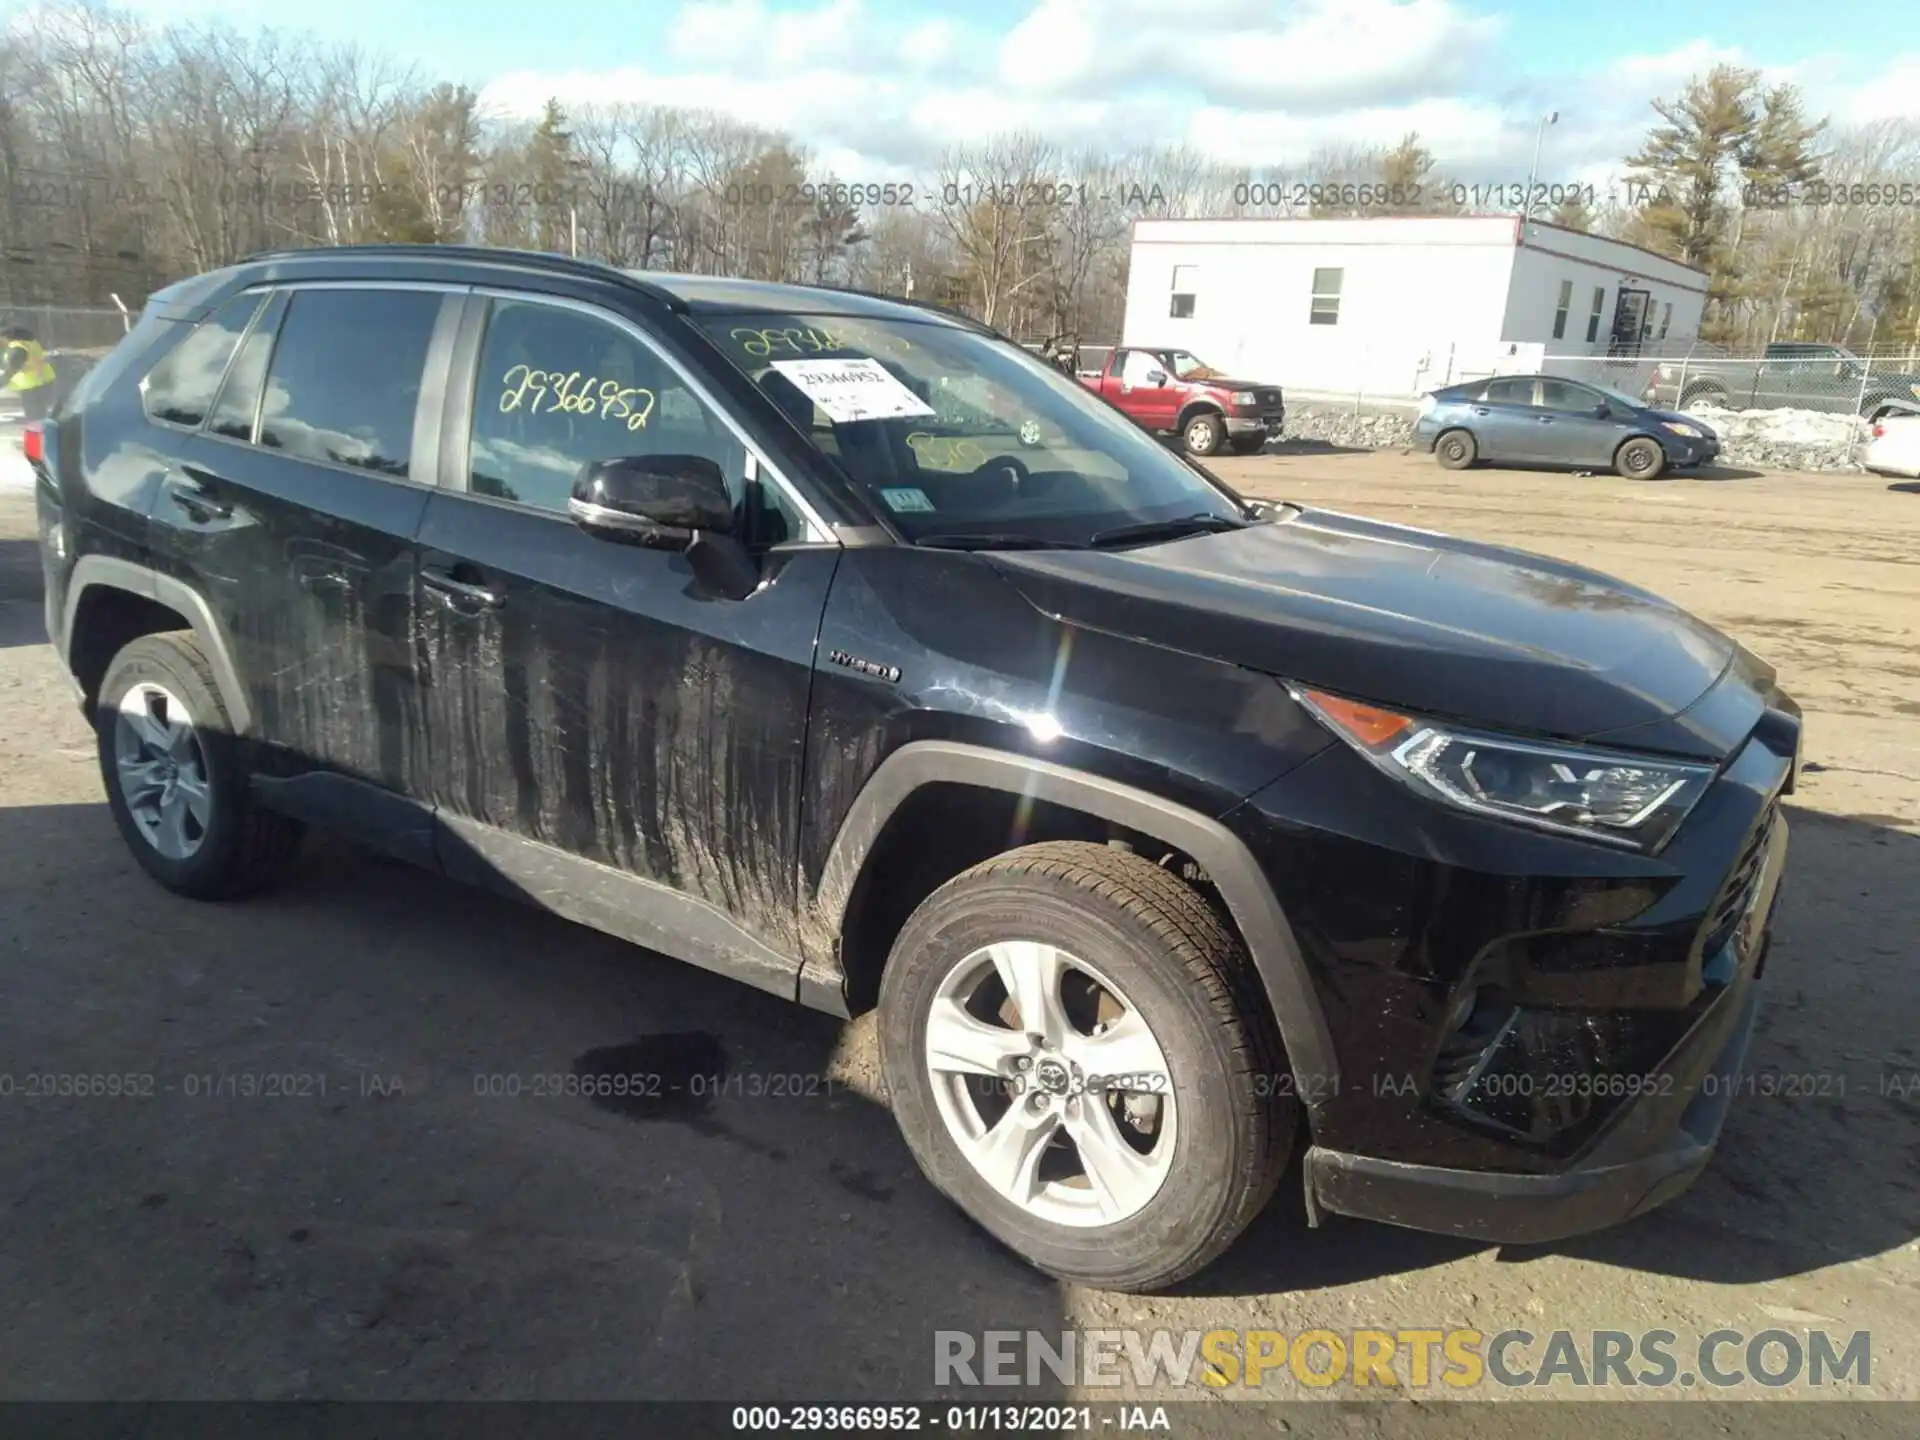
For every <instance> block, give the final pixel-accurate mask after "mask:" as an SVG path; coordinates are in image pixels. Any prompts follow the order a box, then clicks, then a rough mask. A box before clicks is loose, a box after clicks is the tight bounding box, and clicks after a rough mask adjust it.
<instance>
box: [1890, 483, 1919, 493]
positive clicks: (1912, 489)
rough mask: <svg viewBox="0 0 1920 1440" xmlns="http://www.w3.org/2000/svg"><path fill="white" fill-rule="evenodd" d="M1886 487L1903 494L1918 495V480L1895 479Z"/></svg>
mask: <svg viewBox="0 0 1920 1440" xmlns="http://www.w3.org/2000/svg"><path fill="white" fill-rule="evenodd" d="M1887 489H1889V490H1898V491H1899V492H1900V493H1901V494H1903V495H1920V480H1896V481H1894V483H1893V484H1891V485H1889V486H1887Z"/></svg>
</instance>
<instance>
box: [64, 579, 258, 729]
mask: <svg viewBox="0 0 1920 1440" xmlns="http://www.w3.org/2000/svg"><path fill="white" fill-rule="evenodd" d="M91 590H121V591H124V592H126V593H127V594H130V595H138V596H139V597H140V598H141V599H143V600H152V601H154V602H155V603H157V604H160V605H164V606H166V607H167V608H168V609H169V610H176V611H178V612H179V613H180V614H182V615H184V616H185V617H186V619H187V624H188V626H189V627H190V628H191V629H192V630H193V633H194V637H195V638H196V639H198V640H199V642H200V647H201V649H203V650H205V651H206V654H207V663H208V664H209V665H211V666H212V667H213V678H214V682H215V683H216V684H217V685H218V686H219V687H220V701H221V703H222V704H223V705H225V706H226V708H227V717H228V719H229V720H231V721H232V722H233V733H234V734H236V735H245V734H247V733H248V732H249V731H250V730H251V729H252V728H253V710H252V707H251V706H250V705H248V703H247V692H246V687H245V686H243V685H242V684H241V683H240V672H239V671H238V670H237V669H235V667H234V663H233V654H232V651H231V650H230V648H229V647H228V645H227V637H226V631H224V630H223V629H222V628H221V626H220V622H219V621H218V620H217V619H215V618H214V614H213V607H212V606H210V605H208V604H207V601H206V598H205V597H204V596H203V595H201V594H200V592H199V591H198V590H195V589H194V588H193V587H192V586H191V585H189V584H187V583H186V582H185V581H184V580H176V579H175V578H174V577H173V576H171V575H162V574H161V573H160V572H159V571H157V570H152V569H149V568H148V567H147V566H145V565H137V564H135V563H134V562H133V561H131V560H121V559H118V558H116V557H114V556H111V555H83V556H81V557H80V559H79V560H78V561H77V562H76V563H75V565H74V567H73V574H72V575H71V576H70V577H69V578H68V580H67V611H66V616H65V623H64V624H63V625H62V626H61V627H60V659H61V661H62V663H63V664H65V665H66V666H67V669H68V670H69V672H71V670H72V668H73V664H72V654H73V635H74V620H75V619H76V618H77V617H78V615H79V613H80V605H81V602H82V601H83V600H85V598H86V596H87V593H88V592H89V591H91Z"/></svg>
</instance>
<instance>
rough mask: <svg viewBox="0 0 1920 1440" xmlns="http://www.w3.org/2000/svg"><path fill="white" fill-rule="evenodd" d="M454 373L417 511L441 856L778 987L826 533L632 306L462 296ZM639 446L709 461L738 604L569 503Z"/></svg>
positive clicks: (791, 968)
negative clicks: (749, 583)
mask: <svg viewBox="0 0 1920 1440" xmlns="http://www.w3.org/2000/svg"><path fill="white" fill-rule="evenodd" d="M456 374H457V375H458V377H459V378H458V380H457V382H456V383H455V384H454V386H453V387H452V388H451V390H450V392H449V393H450V397H451V398H450V404H449V412H448V428H447V434H446V437H445V449H444V450H443V471H444V473H445V475H446V480H447V483H446V485H445V487H443V488H442V489H441V490H439V491H437V492H436V493H435V494H434V495H433V496H432V497H431V498H430V499H429V500H428V502H427V510H426V516H425V519H424V521H423V523H422V526H421V530H420V544H421V553H420V563H421V567H422V568H421V582H422V596H423V604H424V608H423V612H422V630H421V634H422V642H423V656H422V659H423V680H424V688H423V694H424V696H425V700H426V728H427V734H428V748H429V750H430V753H431V769H432V786H431V789H432V795H433V799H434V801H435V803H436V806H437V813H438V816H439V843H440V847H441V853H442V858H443V860H444V863H445V864H446V866H447V867H448V869H449V870H450V871H452V872H454V873H456V874H458V875H460V876H462V878H465V879H468V880H472V881H475V882H477V883H483V884H490V885H493V886H495V887H497V888H501V889H504V890H507V891H509V892H511V893H516V894H526V893H531V894H533V895H534V896H535V897H536V898H537V899H538V900H539V901H541V903H544V904H546V905H548V906H549V908H552V909H555V910H557V911H558V912H559V913H562V914H566V915H569V916H570V917H571V918H574V919H578V920H583V921H586V922H587V923H590V924H595V925H598V926H600V927H601V928H605V929H610V930H613V931H614V932H615V933H619V934H623V935H625V936H626V937H627V938H629V939H633V940H636V941H638V942H640V943H643V944H649V945H653V946H655V947H656V948H660V949H665V950H667V951H668V952H669V953H673V954H677V955H678V956H679V957H680V958H682V959H688V960H692V961H694V962H695V963H700V964H705V965H708V966H709V967H710V968H715V969H719V970H723V971H726V972H727V973H729V974H733V975H734V976H735V977H736V978H739V979H743V980H747V981H748V982H749V983H754V984H758V985H761V986H762V987H763V988H767V989H772V990H776V991H778V992H779V993H783V994H785V995H788V996H791V995H792V994H793V993H794V987H795V985H796V983H797V966H796V965H795V964H794V963H792V962H791V960H790V957H792V956H795V955H797V954H798V952H799V941H798V930H797V925H798V913H799V903H798V902H799V896H798V889H797V886H798V870H797V856H798V849H797V847H798V841H799V834H798V818H799V814H800V808H801V806H800V801H801V790H800V785H801V769H802V763H803V758H804V753H805V743H806V728H807V714H808V699H809V693H810V687H811V680H812V667H813V657H814V644H815V641H816V639H817V637H818V635H819V630H820V621H821V614H822V611H823V610H824V608H825V603H826V595H827V588H828V584H829V582H830V581H831V579H832V576H833V572H834V568H835V565H836V563H837V560H838V556H839V547H838V545H837V544H835V543H834V542H833V541H832V540H831V538H830V533H829V532H828V531H827V529H826V527H825V526H824V524H822V523H820V522H819V520H818V518H817V517H816V516H812V515H811V514H809V513H808V512H807V511H806V510H805V508H804V506H803V505H801V503H800V502H798V501H797V500H795V499H794V498H793V495H792V492H791V491H790V490H788V489H786V488H784V486H783V485H782V484H781V483H780V482H778V481H777V480H776V479H774V478H773V477H772V476H771V473H770V471H769V470H768V467H767V464H766V460H765V457H764V455H763V454H761V453H760V452H759V451H758V450H757V449H756V448H755V447H753V446H751V445H750V444H749V443H748V442H747V441H746V439H745V436H744V432H743V431H741V430H739V429H738V428H736V427H735V425H734V424H733V423H732V422H731V421H730V419H729V418H728V417H727V416H726V415H725V414H724V413H723V411H722V410H721V408H720V407H719V406H718V405H716V403H715V402H714V401H713V400H712V398H711V396H710V395H709V394H708V393H707V391H706V390H705V388H704V387H703V386H701V385H700V384H699V383H698V382H697V381H696V380H692V379H690V378H689V376H688V373H687V372H686V371H684V370H682V369H681V368H679V366H678V364H677V362H674V361H672V360H669V359H668V358H667V356H666V355H665V354H664V353H663V351H662V349H661V347H660V346H659V345H657V344H656V343H655V341H654V340H653V338H652V337H651V335H650V334H649V332H648V331H647V330H646V328H645V327H644V326H642V325H640V324H639V323H637V322H635V321H633V320H630V319H628V318H626V317H622V316H616V315H614V314H612V313H610V312H607V311H604V310H600V309H597V308H595V307H593V306H590V305H586V304H583V303H581V302H576V301H572V300H561V299H553V298H546V297H541V296H536V295H529V294H508V293H499V294H492V295H487V296H476V297H475V299H474V301H473V302H472V304H471V306H470V307H469V311H468V314H467V316H466V317H465V319H464V321H463V324H462V330H461V340H460V343H459V358H458V360H457V362H456ZM656 454H658V455H665V454H679V455H688V454H691V455H699V456H704V457H706V458H708V459H711V460H713V461H715V462H716V463H718V464H719V465H720V467H721V470H722V473H724V474H725V475H726V476H727V477H728V481H729V484H730V485H731V486H732V487H733V489H734V493H735V497H736V502H737V510H738V513H739V516H740V519H741V524H742V525H743V527H745V528H746V529H748V530H749V531H751V545H752V549H753V551H754V553H755V555H756V556H757V562H758V564H759V567H760V573H761V576H762V583H761V585H760V587H759V589H757V590H756V591H754V592H753V593H752V594H751V595H749V596H748V597H747V598H746V599H743V600H731V599H726V598H721V597H716V596H714V595H712V594H709V593H706V592H705V591H704V590H703V588H702V587H701V586H700V585H699V584H698V583H697V582H696V580H695V578H694V575H693V573H692V569H691V566H690V565H689V562H688V560H687V557H686V556H685V555H683V554H678V553H671V552H668V551H662V550H654V549H644V548H641V547H639V546H635V545H630V544H620V543H616V542H614V541H611V540H608V539H605V538H600V537H597V536H595V535H593V534H590V533H588V532H587V531H585V530H583V529H581V528H579V527H578V526H576V525H575V524H574V523H573V522H572V521H571V520H570V519H569V517H568V515H567V511H566V506H567V500H568V497H569V494H570V493H571V490H572V485H573V481H574V479H575V477H576V476H577V474H578V473H579V471H580V468H581V467H582V466H583V465H584V464H586V463H587V462H589V461H594V460H601V459H610V458H615V457H620V456H638V455H656ZM716 917H717V918H716ZM689 936H693V937H695V938H694V939H693V940H692V941H691V942H690V941H689V939H688V937H689ZM701 936H705V937H707V938H706V939H705V940H702V939H700V938H699V937H701ZM715 937H719V938H718V939H715ZM782 957H789V958H782Z"/></svg>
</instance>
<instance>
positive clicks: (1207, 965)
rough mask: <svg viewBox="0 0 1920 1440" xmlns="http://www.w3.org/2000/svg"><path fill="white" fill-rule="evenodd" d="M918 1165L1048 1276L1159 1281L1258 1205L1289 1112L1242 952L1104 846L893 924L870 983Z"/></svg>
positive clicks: (1177, 887)
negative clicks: (884, 957)
mask: <svg viewBox="0 0 1920 1440" xmlns="http://www.w3.org/2000/svg"><path fill="white" fill-rule="evenodd" d="M880 1051H881V1061H882V1065H883V1068H884V1072H885V1076H886V1083H887V1090H888V1094H889V1096H890V1099H891V1102H892V1106H893V1110H894V1115H895V1117H896V1118H897V1120H898V1121H899V1124H900V1128H901V1131H902V1133H903V1134H904V1135H905V1137H906V1141H907V1144H908V1147H909V1148H910V1149H911V1150H912V1151H913V1155H914V1159H915V1160H916V1161H918V1162H919V1165H920V1168H921V1170H922V1171H923V1172H924V1173H925V1174H926V1176H927V1178H928V1179H929V1180H930V1181H932V1182H933V1184H934V1185H935V1187H936V1188H938V1189H939V1190H940V1191H941V1192H942V1193H944V1194H945V1195H947V1196H948V1197H949V1198H950V1199H952V1200H953V1201H954V1202H955V1203H957V1204H958V1205H959V1206H960V1208H961V1209H963V1210H964V1211H966V1213H967V1214H968V1215H970V1216H972V1217H973V1218H974V1219H975V1220H976V1221H978V1222H979V1223H980V1224H981V1225H982V1226H984V1227H985V1228H986V1229H987V1230H988V1231H990V1232H991V1233H992V1234H993V1235H995V1236H996V1237H998V1238H999V1239H1000V1240H1001V1241H1003V1242H1004V1243H1005V1244H1007V1245H1008V1246H1010V1247H1011V1248H1012V1249H1014V1250H1015V1251H1017V1252H1018V1253H1019V1254H1021V1255H1022V1256H1024V1257H1026V1258H1027V1259H1028V1260H1029V1261H1030V1262H1031V1263H1033V1264H1034V1265H1036V1266H1038V1267H1039V1268H1040V1269H1042V1270H1044V1271H1046V1272H1048V1273H1049V1274H1052V1275H1055V1276H1058V1277H1060V1278H1062V1279H1067V1280H1073V1281H1076V1282H1079V1283H1082V1284H1087V1285H1095V1286H1101V1287H1104V1288H1108V1289H1116V1290H1133V1291H1141V1290H1154V1289H1159V1288H1162V1287H1164V1286H1167V1285H1170V1284H1172V1283H1174V1282H1176V1281H1178V1280H1180V1279H1182V1278H1184V1277H1186V1276H1188V1275H1191V1274H1192V1273H1193V1272H1195V1271H1196V1270H1198V1269H1200V1268H1201V1267H1202V1266H1204V1265H1205V1264H1207V1263H1208V1262H1209V1261H1210V1260H1212V1259H1214V1258H1215V1257H1216V1256H1218V1255H1219V1254H1220V1253H1221V1252H1222V1251H1223V1250H1225V1249H1226V1248H1227V1246H1228V1245H1230V1244H1231V1243H1232V1242H1233V1240H1234V1238H1235V1237H1236V1236H1238V1235H1239V1234H1240V1232H1241V1231H1242V1230H1244V1229H1245V1228H1246V1226H1247V1224H1248V1223H1249V1222H1250V1221H1251V1220H1252V1219H1253V1217H1254V1216H1255V1215H1256V1214H1258V1213H1259V1211H1260V1209H1261V1207H1262V1206H1263V1205H1265V1203H1266V1201H1267V1200H1268V1198H1269V1197H1270V1196H1271V1195H1272V1193H1273V1189H1274V1186H1275V1185H1276V1184H1277V1183H1278V1180H1279V1177H1280V1173H1281V1171H1282V1169H1283V1168H1284V1166H1285V1163H1286V1159H1287V1153H1288V1148H1289V1146H1290V1144H1291V1141H1292V1137H1293V1132H1294V1126H1295V1124H1296V1112H1295V1108H1294V1102H1293V1100H1292V1099H1291V1098H1290V1097H1291V1087H1290V1086H1288V1085H1286V1084H1285V1082H1284V1081H1283V1080H1282V1079H1281V1078H1280V1074H1281V1062H1280V1060H1279V1046H1278V1041H1277V1038H1276V1037H1275V1035H1274V1032H1273V1029H1272V1021H1271V1019H1270V1018H1269V1016H1268V1015H1267V1013H1266V1010H1265V1008H1264V1005H1263V1003H1262V1002H1261V1000H1260V999H1259V996H1258V992H1257V989H1256V987H1255V985H1254V983H1253V977H1252V972H1251V967H1250V964H1249V961H1248V959H1247V957H1246V954H1245V951H1244V949H1243V948H1242V947H1241V945H1240V942H1239V940H1238V939H1237V938H1236V937H1235V936H1234V934H1233V932H1232V931H1231V930H1230V929H1229V928H1228V927H1227V926H1226V925H1225V923H1224V922H1223V921H1222V920H1221V918H1220V917H1219V915H1218V914H1217V913H1216V912H1215V911H1214V909H1213V908H1212V907H1211V906H1210V905H1208V903H1207V902H1206V901H1205V900H1204V899H1203V898H1202V897H1201V896H1200V894H1199V893H1198V892H1196V891H1195V890H1194V889H1193V888H1192V887H1190V886H1188V885H1186V884H1184V883H1183V882H1182V881H1181V880H1179V879H1178V878H1177V877H1175V876H1174V875H1172V874H1171V873H1169V872H1168V871H1166V870H1165V869H1162V868H1161V867H1160V866H1157V865H1154V864H1152V863H1151V862H1149V861H1147V860H1145V859H1142V858H1141V857H1140V856H1138V855H1134V854H1132V853H1129V852H1125V851H1119V850H1114V849H1110V848H1108V847H1106V846H1101V845H1091V844H1079V843H1067V842H1050V843H1046V844H1039V845H1030V846H1027V847H1025V848H1023V849H1020V850H1015V851H1011V852H1009V853H1007V854H1005V855H1001V856H998V857H996V858H994V859H992V860H988V861H985V862H984V863H982V864H980V865H976V866H975V867H974V868H973V869H971V870H968V871H966V872H965V873H964V874H962V875H959V876H957V877H956V878H955V879H953V880H951V881H949V882H948V883H947V884H945V885H943V886H942V887H941V888H940V889H939V890H937V891H935V892H934V894H933V895H932V896H930V897H929V898H928V899H927V900H926V901H925V902H924V903H923V904H922V905H921V906H920V907H919V909H917V910H915V911H914V913H913V915H912V916H911V917H909V919H908V921H907V923H906V925H905V926H904V927H903V928H902V930H901V932H900V936H899V938H898V940H897V941H896V943H895V945H894V947H893V953H892V955H891V957H890V958H889V959H888V962H887V968H886V972H885V974H884V976H883V978H882V982H881V990H880Z"/></svg>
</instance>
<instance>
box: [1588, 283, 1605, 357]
mask: <svg viewBox="0 0 1920 1440" xmlns="http://www.w3.org/2000/svg"><path fill="white" fill-rule="evenodd" d="M1606 309H1607V287H1606V286H1604V285H1596V286H1594V287H1593V313H1592V314H1591V315H1589V316H1587V343H1588V344H1589V345H1591V344H1593V342H1594V341H1596V340H1598V339H1599V338H1600V317H1601V316H1602V315H1603V314H1605V313H1606Z"/></svg>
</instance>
